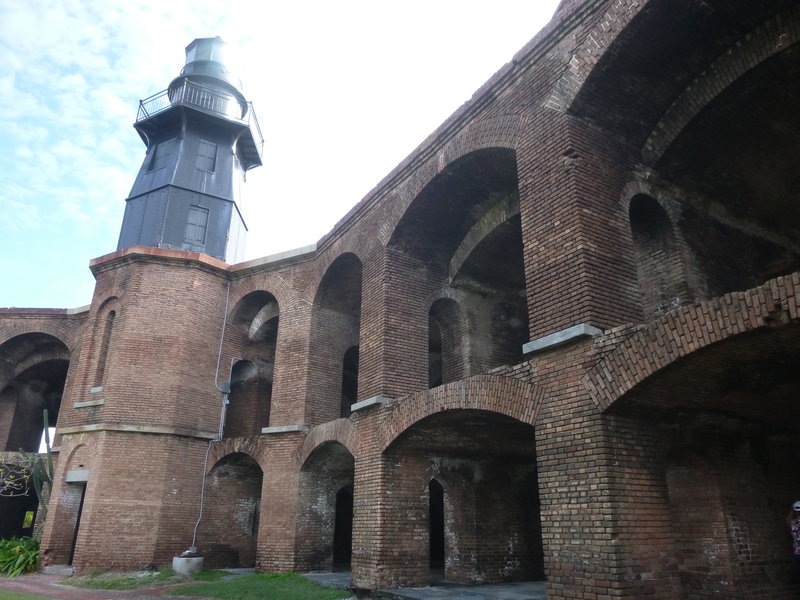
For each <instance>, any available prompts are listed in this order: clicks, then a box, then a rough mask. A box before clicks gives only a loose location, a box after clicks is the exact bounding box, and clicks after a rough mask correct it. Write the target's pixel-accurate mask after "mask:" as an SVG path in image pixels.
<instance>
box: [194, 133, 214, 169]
mask: <svg viewBox="0 0 800 600" xmlns="http://www.w3.org/2000/svg"><path fill="white" fill-rule="evenodd" d="M216 166H217V145H216V144H215V143H214V142H208V141H206V140H200V148H199V149H198V151H197V161H196V162H195V167H197V169H198V170H200V171H205V172H206V173H213V172H214V169H215V168H216Z"/></svg>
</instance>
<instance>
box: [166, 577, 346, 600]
mask: <svg viewBox="0 0 800 600" xmlns="http://www.w3.org/2000/svg"><path fill="white" fill-rule="evenodd" d="M167 594H168V595H173V596H202V597H204V598H219V599H220V600H270V599H274V600H342V599H344V598H350V597H352V594H351V593H350V592H349V591H347V590H336V589H333V588H326V587H323V586H321V585H319V584H317V583H314V582H313V581H309V580H308V579H305V578H303V577H301V576H300V575H298V574H296V573H259V574H257V575H245V576H243V577H236V578H235V579H228V580H225V581H219V582H217V583H204V584H200V585H182V586H181V587H179V588H176V589H174V590H169V591H168V592H167Z"/></svg>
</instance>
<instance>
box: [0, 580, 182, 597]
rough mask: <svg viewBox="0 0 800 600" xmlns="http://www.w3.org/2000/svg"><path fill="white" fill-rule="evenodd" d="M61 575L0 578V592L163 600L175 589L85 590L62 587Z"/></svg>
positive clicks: (166, 586)
mask: <svg viewBox="0 0 800 600" xmlns="http://www.w3.org/2000/svg"><path fill="white" fill-rule="evenodd" d="M64 579H66V577H64V576H62V575H42V574H40V573H33V574H30V575H20V576H19V577H12V578H8V577H0V590H10V591H14V592H23V593H26V594H33V595H35V596H42V597H43V598H53V599H54V600H117V599H120V600H121V599H123V598H124V599H126V600H163V598H164V592H165V591H166V590H169V589H172V588H174V587H177V586H176V585H165V586H160V587H155V588H148V589H146V590H124V591H122V590H87V589H83V588H74V587H70V586H68V585H63V584H62V583H61V582H62V581H63V580H64ZM170 598H173V599H175V600H196V598H193V597H192V596H170Z"/></svg>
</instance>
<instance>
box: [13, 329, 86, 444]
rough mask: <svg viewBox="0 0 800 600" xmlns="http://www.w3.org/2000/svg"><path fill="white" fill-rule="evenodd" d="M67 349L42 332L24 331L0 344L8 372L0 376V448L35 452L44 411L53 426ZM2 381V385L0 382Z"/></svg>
mask: <svg viewBox="0 0 800 600" xmlns="http://www.w3.org/2000/svg"><path fill="white" fill-rule="evenodd" d="M69 358H70V352H69V350H68V349H67V348H66V346H65V345H64V344H63V343H62V342H61V341H60V340H58V339H57V338H55V337H53V336H51V335H48V334H45V333H27V334H23V335H19V336H17V337H14V338H12V339H10V340H8V341H7V342H5V343H4V344H2V345H1V346H0V362H2V363H5V364H6V365H7V366H8V367H9V371H8V372H9V374H10V376H9V377H8V378H7V379H6V380H5V381H2V380H0V386H2V389H3V391H2V396H0V410H2V411H3V413H4V415H5V417H6V418H4V419H3V423H2V424H0V434H2V433H5V435H4V437H2V438H0V448H3V449H4V450H7V451H10V452H15V451H17V450H20V449H22V450H24V451H26V452H37V451H38V450H39V446H40V444H41V441H42V437H43V431H44V411H45V410H47V411H48V421H49V423H50V425H51V426H54V425H55V424H56V423H57V421H58V415H59V409H60V408H61V396H62V394H63V393H64V386H65V384H66V380H67V371H68V369H69ZM3 384H5V385H3Z"/></svg>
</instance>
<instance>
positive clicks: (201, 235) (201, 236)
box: [183, 205, 208, 246]
mask: <svg viewBox="0 0 800 600" xmlns="http://www.w3.org/2000/svg"><path fill="white" fill-rule="evenodd" d="M207 226H208V209H207V208H203V207H202V206H194V205H192V206H190V207H189V219H188V221H187V222H186V233H185V235H184V236H183V241H184V242H185V243H186V244H189V245H190V246H203V245H204V244H205V243H206V227H207Z"/></svg>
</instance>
